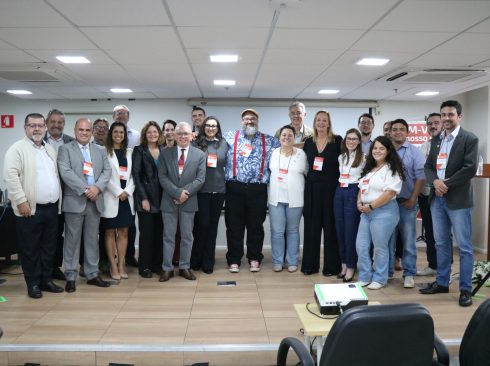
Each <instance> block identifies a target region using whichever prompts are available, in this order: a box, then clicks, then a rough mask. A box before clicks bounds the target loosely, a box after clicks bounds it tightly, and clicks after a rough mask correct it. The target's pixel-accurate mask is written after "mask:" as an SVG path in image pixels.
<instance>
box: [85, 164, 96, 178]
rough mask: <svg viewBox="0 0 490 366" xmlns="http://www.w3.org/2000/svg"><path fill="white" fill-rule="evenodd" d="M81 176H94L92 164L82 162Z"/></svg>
mask: <svg viewBox="0 0 490 366" xmlns="http://www.w3.org/2000/svg"><path fill="white" fill-rule="evenodd" d="M83 174H84V175H91V176H94V168H93V166H92V163H89V162H88V161H85V162H83Z"/></svg>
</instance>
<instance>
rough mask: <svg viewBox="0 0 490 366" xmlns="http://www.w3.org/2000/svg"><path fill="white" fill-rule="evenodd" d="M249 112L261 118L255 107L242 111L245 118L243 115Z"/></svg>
mask: <svg viewBox="0 0 490 366" xmlns="http://www.w3.org/2000/svg"><path fill="white" fill-rule="evenodd" d="M249 113H252V114H255V116H256V117H257V118H259V114H258V113H257V111H256V110H255V109H252V108H247V109H245V110H244V111H243V112H242V118H243V116H244V115H246V114H249Z"/></svg>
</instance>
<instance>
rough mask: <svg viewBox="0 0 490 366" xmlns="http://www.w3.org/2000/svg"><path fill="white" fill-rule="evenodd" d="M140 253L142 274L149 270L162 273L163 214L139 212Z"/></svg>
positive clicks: (139, 260)
mask: <svg viewBox="0 0 490 366" xmlns="http://www.w3.org/2000/svg"><path fill="white" fill-rule="evenodd" d="M137 213H138V228H139V231H140V237H139V252H138V268H139V272H140V274H141V273H142V272H143V271H144V270H145V269H149V270H151V271H152V272H155V273H160V272H161V270H162V262H163V221H162V213H161V212H157V213H150V212H143V211H138V212H137Z"/></svg>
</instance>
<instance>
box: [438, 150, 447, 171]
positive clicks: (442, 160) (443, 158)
mask: <svg viewBox="0 0 490 366" xmlns="http://www.w3.org/2000/svg"><path fill="white" fill-rule="evenodd" d="M446 166H447V153H440V154H439V155H437V162H436V169H437V170H441V169H446Z"/></svg>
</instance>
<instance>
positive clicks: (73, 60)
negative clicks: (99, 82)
mask: <svg viewBox="0 0 490 366" xmlns="http://www.w3.org/2000/svg"><path fill="white" fill-rule="evenodd" d="M56 58H57V59H58V60H59V61H61V62H63V63H64V64H89V63H90V60H89V59H88V58H86V57H83V56H56Z"/></svg>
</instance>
